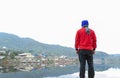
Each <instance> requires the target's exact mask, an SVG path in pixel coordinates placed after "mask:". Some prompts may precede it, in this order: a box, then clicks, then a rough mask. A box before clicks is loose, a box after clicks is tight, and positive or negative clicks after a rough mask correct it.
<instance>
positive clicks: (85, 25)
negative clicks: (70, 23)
mask: <svg viewBox="0 0 120 78" xmlns="http://www.w3.org/2000/svg"><path fill="white" fill-rule="evenodd" d="M88 25H89V23H88V21H87V20H83V21H82V24H81V26H82V27H88Z"/></svg>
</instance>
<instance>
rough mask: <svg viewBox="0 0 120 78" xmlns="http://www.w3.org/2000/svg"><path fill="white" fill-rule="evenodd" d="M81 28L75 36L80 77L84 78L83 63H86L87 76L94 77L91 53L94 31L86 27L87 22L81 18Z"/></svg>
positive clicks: (93, 49)
mask: <svg viewBox="0 0 120 78" xmlns="http://www.w3.org/2000/svg"><path fill="white" fill-rule="evenodd" d="M81 26H82V28H81V29H79V30H78V31H77V33H76V37H75V49H76V53H77V54H78V56H79V61H80V74H79V76H80V78H85V65H86V61H87V64H88V78H94V75H95V72H94V66H93V54H94V53H95V49H96V35H95V32H94V31H93V30H92V29H90V28H88V26H89V23H88V21H87V20H83V21H82V23H81Z"/></svg>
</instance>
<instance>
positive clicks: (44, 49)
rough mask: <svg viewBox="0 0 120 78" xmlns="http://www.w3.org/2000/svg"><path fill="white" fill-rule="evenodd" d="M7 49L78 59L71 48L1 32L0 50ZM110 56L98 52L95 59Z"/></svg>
mask: <svg viewBox="0 0 120 78" xmlns="http://www.w3.org/2000/svg"><path fill="white" fill-rule="evenodd" d="M3 47H6V49H12V50H19V51H23V52H30V53H33V54H36V53H37V54H39V53H44V54H49V55H66V56H70V57H77V55H76V53H75V50H74V49H73V48H70V47H65V46H60V45H52V44H51V45H50V44H45V43H41V42H38V41H36V40H34V39H31V38H21V37H19V36H17V35H14V34H9V33H4V32H0V48H3ZM108 56H109V54H107V53H105V52H102V51H96V54H95V55H94V57H95V58H105V57H108Z"/></svg>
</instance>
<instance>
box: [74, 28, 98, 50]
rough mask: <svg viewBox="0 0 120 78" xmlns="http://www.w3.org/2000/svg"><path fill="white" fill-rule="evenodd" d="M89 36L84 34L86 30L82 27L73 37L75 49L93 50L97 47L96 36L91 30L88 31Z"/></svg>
mask: <svg viewBox="0 0 120 78" xmlns="http://www.w3.org/2000/svg"><path fill="white" fill-rule="evenodd" d="M89 31H90V34H88V33H87V32H86V28H85V27H82V28H81V29H79V30H78V31H77V33H76V37H75V48H76V49H85V50H93V49H95V48H96V47H97V45H96V35H95V32H94V31H93V30H92V29H89Z"/></svg>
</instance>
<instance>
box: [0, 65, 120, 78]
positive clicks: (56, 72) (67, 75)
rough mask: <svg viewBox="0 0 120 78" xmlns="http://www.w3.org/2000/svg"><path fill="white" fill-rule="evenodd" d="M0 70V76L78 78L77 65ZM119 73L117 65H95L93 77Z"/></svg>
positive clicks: (111, 76) (113, 77)
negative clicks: (28, 69) (24, 69)
mask: <svg viewBox="0 0 120 78" xmlns="http://www.w3.org/2000/svg"><path fill="white" fill-rule="evenodd" d="M0 72H1V73H0V78H79V77H78V75H79V65H72V66H54V67H44V68H40V69H32V70H30V71H20V70H16V69H14V68H12V67H11V68H8V69H4V70H0ZM119 74H120V67H119V66H111V65H106V64H96V65H95V78H103V77H104V78H120V75H119ZM86 78H87V71H86Z"/></svg>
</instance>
